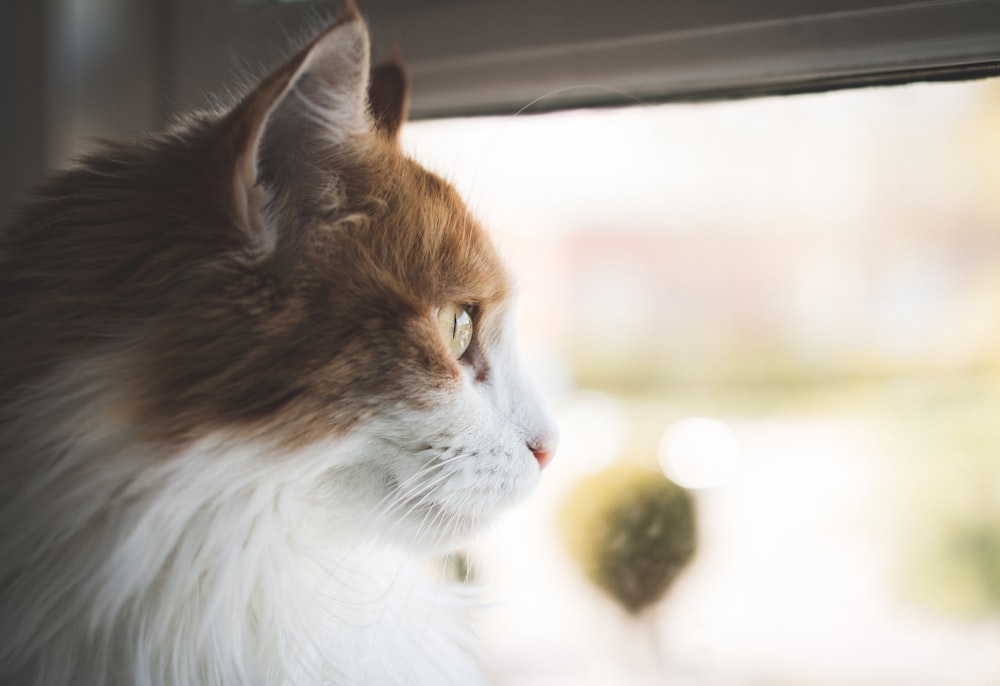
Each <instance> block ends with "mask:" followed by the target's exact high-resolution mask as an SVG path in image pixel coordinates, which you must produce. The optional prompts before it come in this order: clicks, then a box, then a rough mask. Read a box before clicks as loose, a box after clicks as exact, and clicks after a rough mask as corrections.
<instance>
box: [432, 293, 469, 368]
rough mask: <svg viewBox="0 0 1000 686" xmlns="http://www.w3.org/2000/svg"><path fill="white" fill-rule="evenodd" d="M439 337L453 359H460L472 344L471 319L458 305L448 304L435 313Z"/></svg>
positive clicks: (464, 309) (463, 308) (466, 311)
mask: <svg viewBox="0 0 1000 686" xmlns="http://www.w3.org/2000/svg"><path fill="white" fill-rule="evenodd" d="M437 320H438V326H440V327H441V335H442V336H444V341H445V343H447V344H448V348H449V349H450V350H451V354H452V355H454V356H455V359H458V358H460V357H461V356H462V355H463V354H464V353H465V351H466V349H467V348H468V347H469V343H471V342H472V317H470V316H469V311H468V310H467V309H466V308H465V307H464V306H462V305H459V304H458V303H448V304H447V305H445V306H444V307H442V308H441V309H439V310H438V311H437Z"/></svg>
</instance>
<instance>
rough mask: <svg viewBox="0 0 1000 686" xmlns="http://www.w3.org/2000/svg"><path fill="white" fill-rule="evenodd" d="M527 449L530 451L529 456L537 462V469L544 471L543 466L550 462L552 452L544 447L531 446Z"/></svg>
mask: <svg viewBox="0 0 1000 686" xmlns="http://www.w3.org/2000/svg"><path fill="white" fill-rule="evenodd" d="M528 448H529V449H530V450H531V454H532V455H534V456H535V459H536V460H538V467H539V468H540V469H545V465H547V464H548V463H549V462H551V461H552V455H553V452H552V451H551V450H548V449H546V448H544V447H540V448H536V447H534V446H532V445H529V446H528Z"/></svg>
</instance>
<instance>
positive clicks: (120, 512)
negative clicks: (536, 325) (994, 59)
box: [0, 8, 554, 686]
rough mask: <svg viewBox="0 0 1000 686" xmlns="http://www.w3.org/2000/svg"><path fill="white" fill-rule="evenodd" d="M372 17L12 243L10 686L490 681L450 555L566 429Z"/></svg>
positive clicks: (5, 472)
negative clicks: (518, 348)
mask: <svg viewBox="0 0 1000 686" xmlns="http://www.w3.org/2000/svg"><path fill="white" fill-rule="evenodd" d="M368 54H369V41H368V34H367V29H366V27H365V24H364V22H363V21H362V19H361V18H360V17H359V16H358V14H357V11H356V10H355V9H353V8H352V9H349V10H348V11H347V13H346V15H345V16H344V17H343V18H342V19H341V20H340V21H338V22H337V23H336V24H334V25H333V26H331V27H330V28H328V29H327V30H326V31H324V32H323V33H322V34H321V35H319V36H318V37H317V38H316V39H315V40H314V41H313V42H312V43H311V44H310V45H308V46H307V47H306V48H305V49H304V50H302V51H301V52H300V53H299V54H298V55H296V56H295V57H294V58H292V59H291V60H289V61H288V62H287V63H286V64H284V66H282V67H280V68H279V69H278V70H277V71H275V72H273V73H272V74H271V75H270V76H268V77H266V78H265V79H263V80H262V81H261V82H260V83H259V84H258V85H257V87H256V88H255V89H253V90H252V91H251V92H250V93H249V94H248V95H246V96H245V97H244V98H243V99H242V100H241V101H240V102H238V104H236V105H235V106H234V107H233V108H231V109H229V110H228V111H224V112H216V113H208V114H199V115H194V116H191V117H189V118H188V119H186V120H184V121H183V122H181V123H179V124H177V125H176V126H175V127H174V128H172V129H170V130H168V131H166V132H165V133H162V134H159V135H155V136H149V137H146V138H144V139H142V140H141V141H138V142H135V143H131V144H122V145H113V146H109V147H107V148H106V149H104V150H103V151H102V152H99V153H96V154H94V155H91V156H90V157H88V158H87V159H85V160H83V161H82V162H81V163H79V164H78V165H77V166H76V167H75V168H72V169H70V170H68V171H65V172H63V173H61V174H59V175H57V176H56V177H55V178H54V179H52V180H51V181H50V182H49V183H48V184H47V185H45V186H44V187H42V188H41V189H40V191H39V192H38V194H37V197H36V198H35V200H34V201H33V202H32V203H31V204H29V205H28V206H27V207H26V208H25V209H23V210H22V211H21V213H20V214H19V215H18V216H17V217H16V218H15V220H14V221H13V223H12V224H11V225H9V226H7V227H6V229H5V230H4V231H3V232H2V235H0V323H2V332H0V683H2V684H18V685H20V684H36V685H45V686H61V685H66V686H69V685H72V686H80V685H83V686H87V685H96V684H101V685H126V684H127V685H129V686H132V685H139V684H142V685H147V684H148V685H154V684H156V685H166V684H175V685H179V686H209V685H216V684H217V685H229V684H233V685H238V686H256V685H259V684H260V685H263V684H273V685H276V686H277V685H281V686H286V685H287V686H291V685H293V684H302V685H306V684H308V685H312V684H404V685H406V686H413V685H417V684H431V685H434V686H438V685H441V684H460V685H462V686H468V685H469V684H475V683H480V682H481V681H482V675H481V673H480V668H479V667H478V666H477V662H476V660H475V658H474V656H473V651H472V650H471V648H472V644H473V640H472V631H471V629H470V626H469V625H468V620H467V619H466V616H465V615H466V609H467V607H468V605H469V604H470V602H469V600H468V599H467V598H466V597H464V595H463V593H462V590H461V588H454V587H449V586H446V585H442V584H439V583H437V578H436V576H435V575H434V574H426V570H425V569H424V566H425V564H426V559H427V558H429V557H430V556H431V555H433V554H437V553H440V552H441V551H446V550H448V549H449V548H450V547H451V546H454V545H455V544H456V542H458V541H460V540H462V539H464V538H465V537H466V536H467V535H468V534H470V533H472V532H475V531H476V530H478V529H480V528H481V527H482V526H483V525H484V524H486V523H487V522H489V521H490V520H491V519H492V518H493V517H494V516H495V515H496V514H497V513H498V511H499V510H501V509H503V508H504V507H506V506H507V505H509V504H511V503H513V502H514V501H516V500H518V499H519V498H521V497H522V496H523V495H525V494H526V493H527V492H528V491H529V490H530V489H531V488H532V487H533V485H534V484H535V482H536V481H537V480H538V478H539V471H540V470H539V467H540V465H543V464H544V462H545V461H546V460H547V459H548V457H549V455H550V454H551V452H552V450H553V445H554V429H553V428H552V425H551V423H550V422H549V420H548V419H546V416H545V414H544V412H543V410H542V408H541V405H540V404H539V402H538V400H537V399H536V397H535V395H534V394H533V393H532V391H531V390H530V389H529V387H528V385H527V383H526V381H525V380H524V379H523V378H522V375H521V372H520V371H519V368H518V363H517V360H516V355H515V349H514V340H513V337H514V333H513V331H512V324H511V322H512V314H511V310H512V305H511V284H510V282H509V279H508V276H507V274H506V273H505V271H504V267H503V266H502V264H501V263H500V261H499V259H498V257H497V254H496V252H495V250H494V248H493V247H492V245H491V243H490V242H489V239H488V237H487V236H486V234H485V233H484V231H483V229H482V228H481V227H480V225H479V224H477V223H476V221H475V220H474V219H473V218H472V217H471V216H470V215H469V213H468V211H467V210H466V208H465V206H464V205H463V204H462V202H461V201H460V200H459V198H458V197H457V196H456V194H455V192H454V190H453V189H452V188H451V187H450V186H449V185H448V184H447V183H445V182H444V181H442V180H441V179H439V178H438V177H436V176H434V175H433V174H431V173H429V172H427V171H425V170H424V169H422V168H421V167H419V166H418V165H417V164H416V163H414V162H412V161H411V160H410V159H408V158H407V157H406V156H404V155H403V154H402V152H401V151H400V149H399V146H398V142H397V133H398V129H399V126H400V123H401V122H402V120H403V119H404V106H405V92H404V90H403V88H404V79H403V77H402V74H401V72H400V71H399V70H398V69H395V68H393V67H391V66H390V67H385V68H382V69H376V70H375V72H374V74H375V75H374V77H372V78H371V81H372V82H371V83H370V84H369V81H370V77H369V73H370V71H369V57H368Z"/></svg>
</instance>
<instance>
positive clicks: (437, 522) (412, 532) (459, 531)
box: [393, 503, 497, 555]
mask: <svg viewBox="0 0 1000 686" xmlns="http://www.w3.org/2000/svg"><path fill="white" fill-rule="evenodd" d="M496 517H497V514H496V513H493V512H477V513H468V512H456V511H454V510H451V509H449V508H446V507H444V506H442V505H437V504H433V503H427V504H422V505H420V506H419V507H418V509H415V510H414V511H413V512H412V513H411V517H409V518H408V521H406V522H401V523H400V524H399V526H397V527H396V532H395V534H394V535H393V539H394V540H393V543H394V544H395V545H398V546H400V547H402V548H404V549H406V550H409V551H410V552H414V553H421V554H424V553H426V554H432V555H437V554H441V553H447V552H449V551H452V550H454V549H455V548H457V547H460V546H463V545H465V544H467V543H469V542H470V540H471V539H472V538H474V537H475V536H476V535H478V534H480V533H482V532H483V531H484V530H485V529H487V528H489V527H490V526H491V525H492V524H493V522H494V521H495V520H496Z"/></svg>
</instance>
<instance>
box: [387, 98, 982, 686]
mask: <svg viewBox="0 0 1000 686" xmlns="http://www.w3.org/2000/svg"><path fill="white" fill-rule="evenodd" d="M403 141H404V144H405V146H406V147H407V149H408V150H409V151H411V153H412V154H413V155H414V157H416V158H417V159H418V160H420V161H421V162H423V163H425V164H427V165H428V166H430V167H431V168H433V169H436V170H438V171H439V172H440V173H442V174H443V175H444V176H445V177H447V178H448V179H449V180H451V181H453V182H454V183H455V184H456V185H457V186H458V187H459V189H460V190H461V191H462V192H463V194H464V195H465V197H466V198H467V199H468V200H469V202H470V205H471V207H472V209H473V210H474V212H476V213H477V214H478V216H479V217H480V218H481V219H482V220H483V221H484V223H485V224H486V225H487V226H488V227H489V228H490V229H491V230H492V231H493V233H494V235H495V236H496V237H497V239H498V242H499V243H500V245H501V246H502V249H503V251H504V252H505V253H506V254H507V255H508V256H509V258H510V263H511V265H512V267H513V270H514V272H515V274H516V275H517V277H518V280H519V283H520V290H521V298H520V302H519V326H520V333H521V337H522V339H523V341H524V345H525V347H526V350H527V354H526V357H527V358H528V360H527V361H528V364H529V365H530V366H531V367H532V369H533V370H534V376H535V378H536V379H537V380H538V381H539V383H540V384H541V385H542V386H543V387H544V389H545V392H546V393H547V395H548V396H549V398H550V399H551V401H552V406H553V409H554V412H555V414H556V415H557V418H558V420H559V424H560V427H561V432H562V439H561V445H560V448H559V450H558V453H557V455H556V458H555V460H554V461H553V463H552V465H551V466H550V467H549V468H548V469H546V471H545V473H544V479H543V484H542V486H541V488H540V490H539V491H538V492H537V493H536V494H535V495H534V496H532V498H531V499H530V501H529V502H527V503H526V504H525V505H523V506H521V507H519V508H517V509H516V510H514V511H513V512H511V513H510V514H509V515H508V516H507V517H506V518H505V519H504V520H503V521H502V522H501V523H500V524H499V525H498V526H497V527H496V528H495V529H493V530H492V531H491V532H490V533H489V534H488V535H487V536H486V537H484V538H483V540H481V541H480V542H479V544H478V545H477V546H476V547H475V548H473V549H472V550H470V551H469V561H470V563H471V570H472V571H471V573H472V574H474V575H475V576H476V578H477V579H479V580H481V581H484V582H486V584H487V592H488V595H489V600H490V601H491V602H495V604H491V606H490V607H489V609H487V610H486V611H485V612H484V613H483V616H482V620H483V621H482V634H483V635H484V637H485V639H486V643H487V646H488V649H489V660H490V664H491V668H492V669H493V671H494V673H495V675H496V680H497V682H498V683H500V684H509V685H518V686H527V685H529V684H530V685H538V684H567V685H568V684H572V685H574V686H585V685H590V684H624V683H629V684H641V683H651V684H652V683H671V684H763V683H767V684H776V685H777V684H796V685H798V686H810V685H813V684H815V685H817V686H819V685H825V684H847V683H850V684H857V683H864V684H873V685H874V684H885V685H886V686H898V684H941V685H944V684H959V683H961V684H966V685H970V686H971V685H976V684H982V685H984V686H985V685H987V684H996V683H1000V660H998V659H997V656H998V655H1000V82H998V81H996V80H985V81H978V82H970V83H950V84H923V85H913V86H906V87H895V88H882V89H868V90H856V91H841V92H832V93H825V94H817V95H805V96H794V97H780V98H765V99H757V100H746V101H735V102H722V103H712V104H692V105H666V106H655V107H654V106H648V107H647V106H637V107H632V108H627V109H620V110H593V111H575V112H564V113H557V114H546V115H521V116H518V117H514V118H483V119H467V120H438V121H427V122H416V123H413V124H410V125H409V126H408V128H406V129H405V130H404V135H403ZM625 466H628V467H629V468H634V469H645V470H647V471H650V472H655V473H661V474H662V473H665V474H666V476H668V477H669V478H670V479H671V480H672V483H674V484H678V485H680V486H682V487H684V488H685V489H686V491H685V492H686V494H687V497H689V498H690V503H691V504H692V506H693V512H694V517H695V519H694V526H695V532H696V533H695V535H694V538H693V541H694V542H695V543H696V545H695V548H694V554H693V557H692V558H691V559H690V561H689V562H688V563H687V564H686V565H682V566H680V567H679V568H678V569H665V568H663V566H662V565H660V567H657V565H658V564H660V563H661V562H662V561H663V559H665V558H664V555H666V553H664V551H665V550H667V548H670V546H671V545H673V544H674V543H673V542H676V541H675V539H670V538H669V536H668V537H667V538H664V537H663V531H661V530H660V528H659V527H661V526H666V527H668V528H669V527H674V528H675V529H676V531H675V532H674V534H676V537H680V538H683V536H684V531H683V530H682V529H683V527H684V522H683V521H681V520H683V517H682V516H680V515H678V514H677V512H678V511H677V510H671V511H670V512H672V514H669V515H668V516H665V517H664V518H661V519H659V520H657V519H655V517H654V518H653V519H642V517H639V518H638V519H635V521H636V522H641V523H642V526H641V527H639V528H641V531H640V530H638V529H636V527H633V529H634V530H630V529H628V527H624V528H621V529H620V530H615V532H616V533H615V536H617V538H615V536H612V537H611V538H608V537H607V535H606V534H607V530H606V526H605V524H606V522H604V523H602V520H600V517H602V516H604V517H607V516H610V515H608V514H607V512H604V513H603V514H602V513H601V512H596V510H595V509H594V508H595V507H596V505H594V503H597V502H598V501H601V499H603V498H619V499H620V500H621V501H623V502H627V503H631V504H632V506H633V507H634V508H639V507H640V505H636V503H640V502H642V498H644V497H645V496H644V495H642V493H641V489H638V490H636V489H637V487H636V486H635V484H634V483H633V484H632V485H628V483H627V482H628V481H629V480H628V479H627V478H626V479H623V478H621V476H622V473H623V471H622V470H623V469H625ZM626 471H627V470H626ZM595 475H596V476H595ZM650 478H652V477H650ZM595 479H596V481H595ZM595 483H596V484H597V486H595V485H594V484H595ZM622 484H624V485H622ZM619 487H621V488H622V489H624V490H622V492H621V493H620V494H617V495H616V494H613V493H611V494H610V495H609V493H610V492H611V491H612V490H613V489H614V488H619ZM595 488H596V489H597V490H596V491H595V490H594V489H595ZM602 488H603V489H604V490H603V491H602V490H601V489H602ZM630 489H631V490H630ZM588 507H590V509H589V510H588ZM636 511H637V510H636ZM595 512H596V514H595ZM654 520H655V521H654ZM664 522H666V523H665V524H664ZM689 525H690V523H689ZM616 526H617V525H616ZM602 527H603V528H602ZM602 532H603V533H602ZM601 536H604V538H603V539H601ZM630 536H631V537H635V536H638V538H637V539H636V540H637V541H639V542H638V543H637V544H636V545H639V547H640V548H641V547H642V545H643V543H642V541H646V543H647V545H646V548H647V552H648V555H649V556H650V557H649V561H648V564H647V562H643V561H641V560H639V561H634V560H633V561H629V562H628V563H627V564H626V566H625V567H624V568H622V567H620V566H619V567H618V568H616V569H617V571H616V572H614V574H617V575H618V577H616V578H617V579H618V581H619V582H621V583H625V581H627V579H625V577H628V576H629V574H633V575H638V576H636V578H639V581H638V582H636V583H640V585H641V584H642V583H645V582H644V581H642V574H647V575H648V574H653V575H656V574H660V573H661V572H662V574H663V576H664V579H666V580H669V579H672V583H669V584H667V583H666V581H664V583H663V584H661V586H660V587H656V588H653V587H651V588H650V590H649V592H648V594H649V595H650V598H649V599H647V600H648V602H647V601H646V600H644V601H643V602H642V603H641V607H640V608H639V609H638V610H637V609H636V608H635V607H631V608H630V606H629V604H628V602H626V601H625V600H623V598H624V597H625V596H626V595H627V593H624V592H623V591H621V589H620V588H615V587H614V584H615V579H611V580H608V579H604V585H603V590H602V587H599V586H598V585H597V584H595V583H593V582H592V581H590V580H589V579H594V578H595V573H594V571H593V569H594V567H593V564H595V563H594V562H593V560H589V561H588V558H587V555H590V556H592V557H593V556H597V557H598V558H600V556H601V555H605V554H606V553H607V554H610V553H608V551H607V550H597V548H599V547H600V546H605V547H609V546H610V547H614V546H616V545H617V546H618V548H619V549H622V548H623V546H626V544H628V541H627V540H626V539H628V538H629V537H630ZM643 536H645V538H643ZM581 537H582V538H581ZM588 537H589V539H588ZM680 538H677V539H676V540H680ZM598 539H601V540H600V541H598ZM581 540H584V542H585V543H586V540H590V541H591V543H592V548H594V549H591V550H589V552H588V551H584V552H581V549H580V545H584V544H582V543H580V541H581ZM574 541H575V543H574ZM671 541H673V542H671ZM629 545H630V544H629ZM574 546H576V548H574ZM601 559H603V558H601ZM658 561H659V562H658ZM588 565H590V566H589V567H588ZM668 567H669V565H668ZM462 568H463V569H466V566H465V564H464V562H463V565H462ZM588 570H589V571H588ZM637 570H646V571H642V572H641V574H640V573H639V571H637ZM675 572H676V574H675ZM598 576H599V575H598ZM668 577H669V579H668ZM623 579H625V580H624V581H623ZM633 581H634V579H633ZM609 586H610V587H611V588H610V590H609ZM653 586H656V584H653ZM664 586H665V587H666V590H665V591H664V592H663V594H662V596H658V595H657V593H658V592H659V591H663V587H664ZM633 591H635V589H634V588H633ZM637 592H646V591H643V590H642V589H639V591H637Z"/></svg>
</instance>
